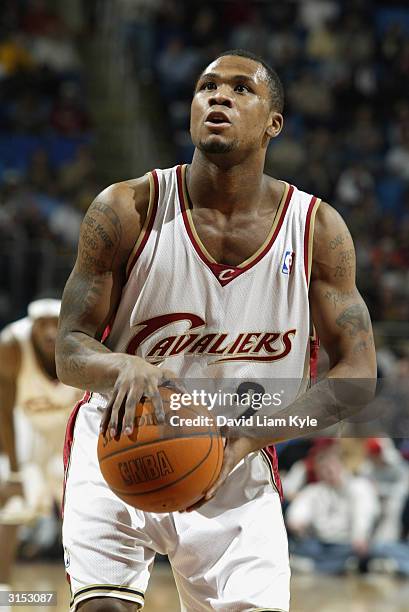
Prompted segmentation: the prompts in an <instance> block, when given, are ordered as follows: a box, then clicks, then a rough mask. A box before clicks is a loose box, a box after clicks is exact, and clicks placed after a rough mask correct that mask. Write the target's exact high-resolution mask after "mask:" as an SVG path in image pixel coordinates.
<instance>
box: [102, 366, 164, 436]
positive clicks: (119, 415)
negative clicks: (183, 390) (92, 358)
mask: <svg viewBox="0 0 409 612" xmlns="http://www.w3.org/2000/svg"><path fill="white" fill-rule="evenodd" d="M121 357H122V358H123V363H121V367H120V368H119V374H118V377H117V380H116V383H115V385H114V389H113V392H112V395H111V398H110V400H109V402H108V404H107V406H106V408H105V411H104V414H103V417H102V420H101V427H100V430H101V432H102V434H103V435H104V436H106V434H107V432H109V435H110V437H111V438H114V437H115V436H117V435H120V434H121V433H122V432H123V433H124V434H126V435H130V434H131V433H132V432H133V429H134V418H135V407H136V406H137V404H138V403H139V402H140V400H141V398H142V397H143V396H144V397H147V398H149V399H150V400H151V402H152V404H153V406H154V409H155V415H156V418H157V419H158V422H159V423H161V422H163V421H164V419H165V412H164V408H163V404H162V399H161V396H160V393H159V387H160V386H161V385H164V384H165V383H166V382H167V381H170V380H174V379H175V378H176V375H175V374H174V373H173V372H172V371H171V370H168V369H165V368H159V367H158V366H155V365H152V364H150V363H148V362H147V361H145V360H144V359H142V358H141V357H136V356H133V355H121ZM123 407H124V408H123Z"/></svg>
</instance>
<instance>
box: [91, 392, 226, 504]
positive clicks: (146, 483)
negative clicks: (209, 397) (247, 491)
mask: <svg viewBox="0 0 409 612" xmlns="http://www.w3.org/2000/svg"><path fill="white" fill-rule="evenodd" d="M172 393H174V391H171V390H170V389H166V388H161V389H160V394H161V397H162V402H163V406H164V409H165V422H164V423H159V424H158V423H157V419H156V416H155V414H154V407H153V405H152V403H151V402H150V401H149V400H147V399H145V401H142V402H141V403H139V404H138V405H137V406H136V410H135V429H134V431H133V432H132V434H131V435H129V436H126V435H121V436H116V437H115V438H107V439H105V438H104V437H103V435H102V434H100V436H99V439H98V459H99V465H100V469H101V472H102V475H103V477H104V479H105V480H106V482H107V484H108V485H109V487H110V488H111V490H112V491H113V492H114V493H115V494H116V495H117V496H118V497H120V498H121V499H122V500H123V501H124V502H126V503H127V504H129V505H131V506H133V507H135V508H138V509H139V510H144V511H147V512H175V511H177V510H184V509H185V508H187V507H189V506H191V505H192V504H194V503H195V502H197V501H198V500H199V499H201V498H202V497H203V495H204V493H205V492H206V491H207V490H208V489H209V488H210V486H211V485H212V484H213V483H214V482H215V480H216V478H217V477H218V475H219V473H220V469H221V465H222V460H223V440H222V437H221V435H220V433H219V432H218V430H217V428H216V426H215V425H214V424H213V419H212V417H211V414H209V412H208V410H207V409H206V408H204V407H202V406H191V407H182V408H180V409H179V410H177V411H174V410H170V395H171V394H172ZM174 421H176V423H177V424H176V423H175V424H174Z"/></svg>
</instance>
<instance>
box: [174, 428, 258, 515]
mask: <svg viewBox="0 0 409 612" xmlns="http://www.w3.org/2000/svg"><path fill="white" fill-rule="evenodd" d="M259 442H260V440H257V439H254V438H244V437H243V438H229V437H227V438H226V445H225V447H224V456H223V464H222V468H221V470H220V474H219V477H218V479H217V480H216V482H215V483H213V485H212V486H211V487H210V489H209V490H208V491H207V492H206V494H205V495H204V497H202V498H201V499H199V501H198V502H196V503H195V504H193V505H192V506H189V507H188V508H186V510H185V511H186V512H192V511H193V510H197V509H198V508H200V507H201V506H203V504H205V503H206V502H208V501H209V500H210V499H212V498H213V497H214V496H215V495H216V492H217V490H218V489H219V488H220V487H221V486H222V484H223V483H224V481H225V480H226V478H227V477H228V475H229V474H230V472H231V471H232V470H233V469H234V468H235V467H236V465H237V464H238V463H239V462H240V461H241V460H242V459H243V458H244V457H245V456H246V455H248V454H249V453H251V452H253V451H256V450H259V448H260V444H259Z"/></svg>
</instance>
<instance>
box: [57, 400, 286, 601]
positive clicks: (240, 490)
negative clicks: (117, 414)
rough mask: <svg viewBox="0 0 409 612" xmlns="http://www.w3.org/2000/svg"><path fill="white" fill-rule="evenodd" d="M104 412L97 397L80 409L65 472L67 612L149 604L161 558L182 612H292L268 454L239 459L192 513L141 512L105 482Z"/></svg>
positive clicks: (283, 540)
mask: <svg viewBox="0 0 409 612" xmlns="http://www.w3.org/2000/svg"><path fill="white" fill-rule="evenodd" d="M101 414H102V409H101V407H100V406H98V405H97V403H96V401H95V400H93V399H91V400H90V401H89V403H86V404H84V405H83V406H81V408H80V409H79V412H78V416H77V418H76V422H75V428H74V439H73V444H72V448H71V454H70V461H69V465H68V468H67V477H66V489H65V503H64V524H63V543H64V552H65V564H66V570H67V573H68V575H69V579H70V585H71V594H72V600H71V612H74V611H75V610H76V608H77V605H78V603H79V602H81V601H84V600H85V599H89V598H92V597H116V598H119V599H124V600H129V601H134V602H136V603H138V604H139V605H140V607H143V603H144V594H145V591H146V588H147V586H148V581H149V575H150V572H151V569H152V566H153V561H154V557H155V553H156V552H159V553H161V554H167V555H168V557H169V561H170V563H171V565H172V569H173V573H174V577H175V581H176V585H177V588H178V591H179V595H180V600H181V610H182V611H183V612H205V611H206V612H209V611H211V610H219V611H220V612H250V611H252V612H255V611H256V610H259V611H261V610H276V611H280V612H287V611H288V610H289V599H290V596H289V583H290V568H289V559H288V544H287V536H286V532H285V527H284V521H283V515H282V511H281V504H280V498H279V495H278V493H277V491H276V489H275V487H274V485H273V483H272V480H271V471H270V468H269V465H268V463H267V461H266V460H265V458H264V456H263V455H262V453H252V454H251V455H249V456H247V457H246V458H245V459H244V460H243V461H241V462H240V463H239V464H238V466H237V467H236V468H235V469H234V470H233V472H232V473H231V474H230V476H229V477H228V479H227V480H226V482H225V483H224V484H223V486H222V487H220V489H219V490H218V492H217V494H216V496H215V497H214V498H213V499H212V500H210V501H209V502H208V503H206V504H204V505H203V506H202V507H201V508H199V509H198V510H196V511H194V512H191V513H179V512H173V513H168V514H154V513H148V512H142V511H140V510H136V509H135V508H132V507H131V506H128V505H127V504H125V503H124V502H122V501H121V500H120V499H119V498H118V497H116V496H115V494H114V493H112V491H111V490H110V489H109V488H108V486H107V485H106V483H105V481H104V479H103V477H102V475H101V472H100V470H99V465H98V459H97V452H96V447H97V438H98V431H99V424H100V420H101Z"/></svg>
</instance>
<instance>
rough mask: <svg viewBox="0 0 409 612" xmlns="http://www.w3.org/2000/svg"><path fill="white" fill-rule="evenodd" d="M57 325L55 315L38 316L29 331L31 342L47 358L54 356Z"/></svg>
mask: <svg viewBox="0 0 409 612" xmlns="http://www.w3.org/2000/svg"><path fill="white" fill-rule="evenodd" d="M57 325H58V319H57V317H40V318H38V319H36V320H35V321H34V323H33V327H32V332H31V335H32V339H33V342H34V343H35V345H36V347H37V348H38V349H39V350H40V352H41V353H42V355H44V357H46V358H47V359H54V356H55V340H56V337H57Z"/></svg>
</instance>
